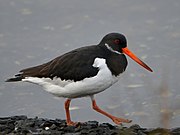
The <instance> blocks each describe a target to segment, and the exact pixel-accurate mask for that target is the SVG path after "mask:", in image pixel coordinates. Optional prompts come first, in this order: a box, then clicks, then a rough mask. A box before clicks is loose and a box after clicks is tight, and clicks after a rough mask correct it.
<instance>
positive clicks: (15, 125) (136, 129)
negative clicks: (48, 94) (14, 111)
mask: <svg viewBox="0 0 180 135" xmlns="http://www.w3.org/2000/svg"><path fill="white" fill-rule="evenodd" d="M0 134H11V135H16V134H17V135H19V134H27V135H34V134H38V135H42V134H46V135H51V134H57V135H86V134H88V135H147V134H152V135H154V134H163V135H166V134H167V135H169V134H171V135H179V134H180V128H179V127H177V128H173V129H163V128H156V129H146V128H142V127H140V126H139V125H137V124H135V125H132V126H130V127H129V128H128V127H123V126H119V127H118V126H113V125H111V124H109V123H102V124H101V123H99V122H97V121H88V122H85V123H78V124H77V125H76V126H67V125H66V121H65V120H61V119H55V120H51V119H43V118H38V117H35V118H28V117H27V116H24V115H21V116H11V117H3V118H0Z"/></svg>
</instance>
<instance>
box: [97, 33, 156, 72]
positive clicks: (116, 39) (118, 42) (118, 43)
mask: <svg viewBox="0 0 180 135" xmlns="http://www.w3.org/2000/svg"><path fill="white" fill-rule="evenodd" d="M99 45H103V46H105V47H106V48H107V49H108V50H110V51H111V52H113V53H116V54H122V53H124V54H126V55H128V56H129V57H130V58H132V59H133V60H134V61H136V62H137V63H138V64H140V65H141V66H143V67H144V68H145V69H147V70H149V71H150V72H153V70H152V69H151V68H150V67H149V66H148V65H146V64H145V63H144V62H143V61H141V60H140V59H139V58H138V57H137V56H136V55H134V54H133V53H132V52H131V51H130V50H129V49H128V48H127V40H126V37H125V36H124V35H123V34H120V33H109V34H107V35H106V36H104V37H103V39H102V40H101V42H100V44H99Z"/></svg>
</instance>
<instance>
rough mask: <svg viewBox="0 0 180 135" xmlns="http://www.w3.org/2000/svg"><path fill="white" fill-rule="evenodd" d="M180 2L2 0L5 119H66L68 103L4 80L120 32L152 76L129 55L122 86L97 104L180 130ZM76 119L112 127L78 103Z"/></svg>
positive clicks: (1, 103) (0, 103) (0, 104)
mask: <svg viewBox="0 0 180 135" xmlns="http://www.w3.org/2000/svg"><path fill="white" fill-rule="evenodd" d="M179 12H180V2H179V1H168V0H159V1H151V2H150V1H149V2H147V1H142V0H137V1H136V2H133V1H125V0H121V1H113V2H112V1H108V0H105V1H103V2H102V1H98V2H97V1H95V0H94V1H81V0H76V1H65V0H64V1H58V0H54V1H49V0H43V1H41V0H39V1H26V0H24V1H11V0H7V1H1V2H0V18H1V19H0V62H1V68H0V78H1V81H0V108H1V109H0V110H1V111H0V116H10V115H20V114H25V115H28V116H30V117H35V116H39V117H48V118H61V119H64V118H65V113H64V105H63V104H64V99H62V98H58V99H57V98H55V97H53V96H52V95H50V94H48V93H46V92H45V91H43V90H42V89H41V87H39V86H36V85H33V84H28V83H5V82H4V80H6V79H7V78H8V77H10V76H13V75H14V74H15V73H17V72H18V71H19V70H20V69H23V68H26V67H29V66H34V65H37V64H39V63H43V62H47V61H49V60H50V59H52V58H54V57H56V56H58V55H61V54H63V53H65V52H67V51H70V50H71V49H74V48H77V47H81V46H83V45H86V44H87V45H89V44H96V43H98V42H99V41H100V40H101V38H102V37H103V36H104V35H105V34H107V33H109V32H122V33H124V34H125V35H126V36H127V38H128V45H129V48H130V49H131V50H132V51H133V52H134V53H135V54H136V55H137V56H139V57H141V59H143V60H144V61H145V62H146V63H147V64H148V65H150V66H151V67H152V68H153V70H154V72H153V73H149V72H147V71H145V70H144V69H143V68H141V67H140V66H139V65H137V64H136V63H135V62H133V61H132V60H131V59H129V58H128V61H129V66H128V68H127V71H126V72H125V73H124V74H123V75H122V78H121V79H120V81H119V82H118V83H117V84H115V85H114V86H112V87H111V88H109V89H108V90H107V91H105V92H103V93H100V94H98V95H97V96H96V99H97V103H98V104H99V106H101V107H102V108H104V109H105V110H106V111H108V112H110V113H112V114H114V115H116V116H120V117H125V118H128V119H132V120H133V123H137V124H140V125H142V126H145V127H156V126H161V127H163V126H164V127H168V126H169V127H175V126H179V125H178V124H179V123H178V122H179V121H180V117H179V115H180V106H179V102H180V93H179V84H178V83H179V80H180V77H179V68H180V61H179V55H178V54H179V51H180V48H179V38H180V23H179V22H180V17H179ZM71 114H72V119H73V120H75V121H78V120H79V121H88V120H98V121H100V122H111V121H110V120H109V119H107V118H106V117H104V116H101V115H99V114H98V113H96V112H94V111H93V110H92V109H91V104H90V100H89V99H88V98H82V99H76V100H73V102H72V105H71Z"/></svg>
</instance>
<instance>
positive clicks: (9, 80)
mask: <svg viewBox="0 0 180 135" xmlns="http://www.w3.org/2000/svg"><path fill="white" fill-rule="evenodd" d="M22 79H24V77H23V76H22V74H17V75H15V77H14V78H9V79H7V80H6V81H5V82H17V81H21V80H22Z"/></svg>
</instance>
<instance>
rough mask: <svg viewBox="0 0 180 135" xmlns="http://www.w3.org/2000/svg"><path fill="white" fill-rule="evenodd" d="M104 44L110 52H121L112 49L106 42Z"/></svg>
mask: <svg viewBox="0 0 180 135" xmlns="http://www.w3.org/2000/svg"><path fill="white" fill-rule="evenodd" d="M105 46H106V47H107V49H109V50H110V51H111V52H114V53H117V54H121V53H120V52H118V51H115V50H113V49H112V48H111V47H110V46H109V45H108V44H107V43H105Z"/></svg>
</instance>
